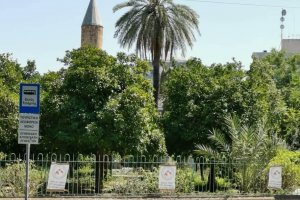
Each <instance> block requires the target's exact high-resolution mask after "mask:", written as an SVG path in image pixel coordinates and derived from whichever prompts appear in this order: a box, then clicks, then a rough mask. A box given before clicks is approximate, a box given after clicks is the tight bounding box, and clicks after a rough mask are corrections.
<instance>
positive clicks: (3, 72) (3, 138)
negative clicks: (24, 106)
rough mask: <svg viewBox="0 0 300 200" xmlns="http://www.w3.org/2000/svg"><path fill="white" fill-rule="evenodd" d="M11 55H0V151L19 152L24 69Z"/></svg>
mask: <svg viewBox="0 0 300 200" xmlns="http://www.w3.org/2000/svg"><path fill="white" fill-rule="evenodd" d="M11 56H12V55H11V54H9V53H5V54H0V151H4V152H16V153H17V152H18V151H19V149H20V147H19V146H20V145H18V142H17V130H18V120H17V119H18V105H19V83H20V82H21V81H22V68H21V67H20V64H19V63H18V62H17V61H16V60H14V59H13V58H12V57H11Z"/></svg>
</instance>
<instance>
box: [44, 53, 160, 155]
mask: <svg viewBox="0 0 300 200" xmlns="http://www.w3.org/2000/svg"><path fill="white" fill-rule="evenodd" d="M61 61H62V62H63V63H64V64H65V65H66V66H68V68H67V69H65V70H62V71H60V72H58V73H49V74H46V75H44V78H43V79H42V85H43V86H44V87H45V88H46V91H45V92H46V94H45V96H44V99H43V103H42V118H41V129H42V132H41V134H42V135H43V140H42V145H41V146H42V150H43V151H51V152H57V151H62V152H81V153H90V152H94V153H96V152H102V153H111V152H118V153H120V154H122V155H124V154H137V153H139V154H164V153H165V143H164V137H163V134H162V133H161V132H160V130H159V129H158V126H157V124H156V121H157V120H158V119H157V118H158V115H157V111H156V109H155V105H154V102H153V98H152V93H151V92H152V87H151V84H150V81H148V80H146V79H145V75H146V73H147V72H148V70H149V66H148V64H147V63H146V62H144V61H141V60H139V59H137V58H136V57H134V56H129V57H128V56H125V55H124V54H119V55H118V56H117V58H114V57H112V56H109V55H107V54H106V53H105V52H103V51H100V50H98V49H94V48H89V47H87V48H81V49H76V50H73V51H69V52H67V54H66V56H65V57H64V58H63V59H61Z"/></svg>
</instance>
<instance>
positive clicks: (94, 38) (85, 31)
mask: <svg viewBox="0 0 300 200" xmlns="http://www.w3.org/2000/svg"><path fill="white" fill-rule="evenodd" d="M102 44H103V26H102V25H101V23H100V19H99V14H98V9H97V5H96V0H90V4H89V7H88V8H87V11H86V14H85V17H84V20H83V22H82V25H81V46H92V47H96V48H99V49H102Z"/></svg>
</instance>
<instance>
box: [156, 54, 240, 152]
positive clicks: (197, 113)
mask: <svg viewBox="0 0 300 200" xmlns="http://www.w3.org/2000/svg"><path fill="white" fill-rule="evenodd" d="M244 77H245V73H244V72H243V70H241V64H240V63H238V62H233V63H228V64H226V65H213V66H211V67H206V66H204V65H203V64H202V63H201V62H200V61H199V60H197V59H194V60H190V61H188V62H187V64H186V65H185V66H182V67H178V68H175V69H173V70H172V71H171V72H170V73H169V74H168V77H167V79H166V82H165V84H164V95H165V96H164V98H165V101H164V111H163V117H162V125H163V128H164V132H165V135H166V142H167V148H168V152H169V153H171V154H173V153H176V154H181V153H192V152H193V150H194V149H195V144H197V143H202V142H204V143H205V142H209V141H208V140H207V134H208V133H209V130H212V129H213V128H219V129H222V122H223V120H224V117H225V116H226V115H228V114H229V113H236V114H237V115H241V114H242V113H243V110H244V109H243V102H244V99H243V96H242V86H243V78H244Z"/></svg>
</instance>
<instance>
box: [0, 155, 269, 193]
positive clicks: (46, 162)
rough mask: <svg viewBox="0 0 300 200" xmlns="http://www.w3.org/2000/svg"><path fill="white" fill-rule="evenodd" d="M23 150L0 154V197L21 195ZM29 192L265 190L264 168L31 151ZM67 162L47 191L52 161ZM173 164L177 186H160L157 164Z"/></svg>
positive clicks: (191, 159)
mask: <svg viewBox="0 0 300 200" xmlns="http://www.w3.org/2000/svg"><path fill="white" fill-rule="evenodd" d="M25 157H26V156H25V155H16V154H9V155H3V156H2V158H1V156H0V197H21V196H23V195H24V187H25V184H24V182H25V163H24V161H25ZM30 159H31V160H30V196H32V197H33V196H51V195H60V196H68V195H76V196H84V195H86V196H94V195H102V194H108V195H154V194H162V193H163V194H165V195H166V194H174V193H176V194H194V195H199V196H201V195H203V196H204V195H205V196H207V195H222V194H226V195H240V194H243V195H244V194H270V192H274V191H272V190H269V189H268V188H267V178H268V169H267V168H266V166H257V165H256V164H255V163H247V162H245V161H238V160H230V159H225V158H224V159H210V158H205V157H191V156H190V157H180V156H177V157H155V156H152V157H147V156H124V157H121V156H118V155H113V156H112V155H97V156H96V155H93V154H91V155H81V154H79V155H70V154H66V155H56V154H46V155H44V154H37V155H31V157H30ZM54 162H55V163H66V164H68V165H69V171H68V176H67V181H66V185H65V189H64V190H63V191H60V192H55V191H48V190H47V182H48V175H49V169H50V166H51V163H54ZM166 164H167V165H175V166H176V188H175V190H173V191H170V190H168V191H166V190H160V189H159V187H158V182H159V167H160V166H161V165H166Z"/></svg>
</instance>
